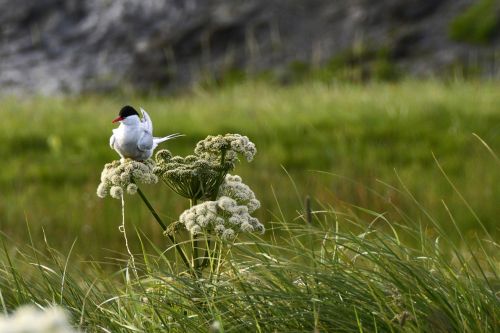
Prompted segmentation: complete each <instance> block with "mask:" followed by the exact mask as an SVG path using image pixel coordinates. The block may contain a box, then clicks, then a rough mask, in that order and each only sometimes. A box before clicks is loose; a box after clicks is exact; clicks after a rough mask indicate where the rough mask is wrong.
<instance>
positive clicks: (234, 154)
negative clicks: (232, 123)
mask: <svg viewBox="0 0 500 333" xmlns="http://www.w3.org/2000/svg"><path fill="white" fill-rule="evenodd" d="M194 152H195V154H197V155H199V156H203V157H205V158H207V159H210V157H212V158H213V157H215V156H217V157H218V156H219V155H220V154H221V152H223V154H224V155H223V156H224V158H225V160H227V161H229V162H231V163H234V162H236V160H237V159H238V154H242V155H243V156H245V158H246V160H247V161H248V162H250V161H252V160H253V157H254V156H255V154H256V153H257V148H255V144H254V143H253V142H252V141H250V140H249V139H248V137H246V136H243V135H240V134H226V135H224V136H223V135H217V136H213V135H209V136H207V137H206V138H205V140H202V141H200V142H198V143H197V144H196V148H195V150H194Z"/></svg>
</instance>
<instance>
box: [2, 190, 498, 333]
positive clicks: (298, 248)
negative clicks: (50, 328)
mask: <svg viewBox="0 0 500 333" xmlns="http://www.w3.org/2000/svg"><path fill="white" fill-rule="evenodd" d="M405 196H406V197H408V199H409V200H410V201H412V200H413V199H412V198H411V194H409V193H406V195H405ZM414 204H415V205H417V206H418V207H419V208H418V209H423V208H422V207H421V206H420V204H419V203H418V202H415V203H414ZM276 205H277V208H278V211H281V212H283V210H280V206H279V201H277V202H276ZM300 206H301V205H300V203H298V204H297V203H296V207H297V208H298V209H297V214H296V215H292V216H288V215H286V214H285V213H283V215H281V214H278V215H276V216H275V217H274V218H273V222H272V223H270V224H269V225H268V234H269V235H270V237H269V239H266V240H264V239H260V238H258V237H254V236H252V237H250V238H246V239H240V240H239V241H237V242H235V243H234V244H229V243H226V244H225V245H224V247H223V248H221V250H222V251H221V254H223V256H225V258H226V260H225V261H223V262H220V263H219V265H215V266H213V268H212V270H210V271H209V272H207V273H206V274H205V275H204V276H203V277H199V278H194V277H192V276H190V275H179V266H178V265H177V263H176V262H175V261H173V260H172V259H171V255H172V252H173V251H174V249H163V248H156V247H154V248H156V251H155V250H153V251H146V250H143V251H140V252H138V253H136V258H135V259H136V260H135V261H136V267H137V269H138V277H137V278H134V277H132V278H131V279H127V278H126V274H125V266H126V261H127V260H126V255H123V256H122V257H118V258H116V259H114V260H111V259H108V260H106V262H96V261H87V262H85V263H82V264H75V260H76V258H75V257H74V255H73V254H72V253H68V254H67V255H61V254H60V253H58V252H57V251H56V250H54V249H53V248H52V247H51V246H50V245H48V243H46V244H45V246H43V245H42V246H41V245H38V246H33V245H32V246H28V247H24V246H21V247H12V245H13V244H12V243H11V241H8V240H6V239H5V237H2V244H3V250H2V254H1V257H0V263H1V266H0V291H1V296H2V297H1V304H2V308H3V310H4V311H10V310H11V309H13V308H15V307H17V306H18V305H20V304H23V303H26V302H34V303H36V304H39V305H40V306H47V305H49V304H60V305H62V306H64V307H65V308H67V309H68V310H69V311H71V314H72V318H73V322H74V324H75V325H76V326H78V327H80V328H81V329H85V330H87V331H89V332H164V331H171V332H207V330H208V329H209V328H210V327H212V331H215V332H274V331H277V332H304V331H309V332H311V331H312V332H329V331H332V332H400V331H404V332H422V331H429V332H451V331H452V332H497V331H498V330H499V327H500V326H499V315H500V300H499V298H498V292H499V288H500V280H499V276H498V268H499V262H500V261H499V258H498V253H499V252H498V248H499V244H498V243H497V242H496V241H494V240H493V239H491V238H489V237H487V236H486V237H485V238H476V239H475V240H474V241H469V242H467V243H463V242H456V241H455V237H450V234H451V232H452V231H451V230H446V229H444V228H443V222H444V221H438V220H436V219H435V217H434V216H432V214H431V213H430V212H428V211H425V212H424V213H425V215H426V216H427V220H428V221H418V220H409V221H406V222H407V223H399V222H397V220H390V219H387V218H386V217H385V216H384V214H381V213H379V212H375V211H370V210H368V209H365V208H353V211H352V213H345V212H340V211H337V210H336V209H335V208H334V207H331V206H329V205H326V204H325V205H323V204H321V203H320V202H317V201H314V202H313V203H312V205H310V204H306V205H305V207H306V208H304V209H303V208H300ZM311 206H312V208H307V207H311ZM356 210H357V212H356ZM361 211H362V212H363V214H365V216H367V217H368V216H371V217H370V218H360V217H359V214H358V213H359V212H361ZM401 214H402V216H401V218H402V219H403V220H407V219H409V217H408V216H406V215H405V214H404V212H401ZM450 219H451V221H452V222H453V221H454V213H453V212H451V211H450ZM410 222H411V223H410ZM425 222H430V223H431V224H433V225H434V230H435V233H429V230H427V229H426V228H425V227H424V225H425ZM455 227H456V229H455V230H454V232H455V233H457V234H458V235H459V237H463V235H462V233H461V230H460V227H459V226H458V225H455ZM387 230H389V231H387ZM139 236H140V238H141V240H142V242H144V243H147V242H151V243H154V242H153V241H151V240H150V239H147V237H146V236H145V235H144V234H142V233H139ZM408 237H411V238H413V240H412V241H411V242H409V241H408V242H407V241H405V239H407V238H408ZM47 238H48V239H50V235H48V236H47ZM178 264H179V265H181V263H178ZM105 266H111V267H107V268H105ZM110 268H111V269H112V270H113V271H114V272H115V273H114V274H110V273H104V272H103V269H105V270H106V271H109V269H110Z"/></svg>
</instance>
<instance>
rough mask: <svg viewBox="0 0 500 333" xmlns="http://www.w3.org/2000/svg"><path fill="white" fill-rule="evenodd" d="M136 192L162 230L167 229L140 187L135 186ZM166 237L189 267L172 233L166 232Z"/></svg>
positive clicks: (188, 266)
mask: <svg viewBox="0 0 500 333" xmlns="http://www.w3.org/2000/svg"><path fill="white" fill-rule="evenodd" d="M137 193H139V196H140V197H141V199H142V201H143V202H144V203H145V204H146V207H148V209H149V211H150V212H151V215H153V217H154V218H155V220H156V222H158V224H159V225H160V227H161V228H162V230H163V231H167V225H166V224H165V223H164V222H163V221H162V219H161V218H160V216H159V215H158V213H156V210H155V209H154V208H153V206H152V205H151V203H150V202H149V200H148V199H147V198H146V196H145V195H144V193H142V191H141V189H140V188H137ZM166 235H167V237H168V238H169V239H170V241H171V242H172V244H173V245H174V248H175V250H176V251H177V252H178V253H179V255H180V256H181V259H182V261H183V262H184V265H185V266H186V267H187V268H188V269H191V265H190V264H189V261H188V259H187V257H186V254H185V253H184V251H183V250H182V248H180V247H179V244H177V242H176V241H175V238H174V237H173V236H172V235H169V234H166Z"/></svg>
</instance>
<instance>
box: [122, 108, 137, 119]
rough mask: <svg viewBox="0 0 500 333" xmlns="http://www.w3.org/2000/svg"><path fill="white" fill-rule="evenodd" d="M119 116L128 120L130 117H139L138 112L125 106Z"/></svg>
mask: <svg viewBox="0 0 500 333" xmlns="http://www.w3.org/2000/svg"><path fill="white" fill-rule="evenodd" d="M118 115H119V116H120V117H122V118H127V117H128V116H134V115H135V116H139V114H138V113H137V111H136V110H135V109H134V108H133V107H131V106H130V105H125V106H124V107H122V109H121V110H120V113H119V114H118Z"/></svg>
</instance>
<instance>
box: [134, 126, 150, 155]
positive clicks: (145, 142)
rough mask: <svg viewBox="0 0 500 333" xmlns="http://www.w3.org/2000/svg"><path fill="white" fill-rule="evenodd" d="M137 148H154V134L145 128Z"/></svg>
mask: <svg viewBox="0 0 500 333" xmlns="http://www.w3.org/2000/svg"><path fill="white" fill-rule="evenodd" d="M137 149H139V150H141V151H148V150H151V149H153V136H152V135H151V133H150V132H148V131H146V130H144V131H143V132H142V134H141V135H140V137H139V140H138V141H137Z"/></svg>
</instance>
